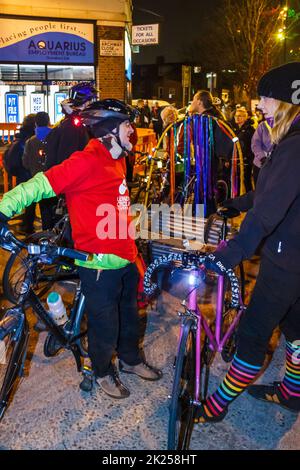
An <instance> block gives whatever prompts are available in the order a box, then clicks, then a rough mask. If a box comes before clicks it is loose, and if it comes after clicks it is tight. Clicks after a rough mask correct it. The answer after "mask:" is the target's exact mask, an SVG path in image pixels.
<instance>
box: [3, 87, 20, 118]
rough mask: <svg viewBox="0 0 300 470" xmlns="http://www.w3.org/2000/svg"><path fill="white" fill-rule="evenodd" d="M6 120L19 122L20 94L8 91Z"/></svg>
mask: <svg viewBox="0 0 300 470" xmlns="http://www.w3.org/2000/svg"><path fill="white" fill-rule="evenodd" d="M5 114H6V122H19V95H18V94H17V93H6V95H5Z"/></svg>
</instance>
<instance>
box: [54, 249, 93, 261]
mask: <svg viewBox="0 0 300 470" xmlns="http://www.w3.org/2000/svg"><path fill="white" fill-rule="evenodd" d="M56 253H57V255H58V256H66V257H67V258H72V259H77V260H79V261H91V260H92V259H93V255H92V254H91V253H86V252H84V251H78V250H72V249H71V248H63V247H60V246H58V247H57V248H56Z"/></svg>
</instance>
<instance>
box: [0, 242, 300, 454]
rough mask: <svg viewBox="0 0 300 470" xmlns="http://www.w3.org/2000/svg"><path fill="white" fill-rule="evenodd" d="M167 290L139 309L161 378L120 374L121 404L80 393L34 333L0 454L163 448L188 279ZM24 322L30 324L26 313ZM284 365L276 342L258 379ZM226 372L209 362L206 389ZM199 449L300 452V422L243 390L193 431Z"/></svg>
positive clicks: (68, 359) (271, 376) (68, 366)
mask: <svg viewBox="0 0 300 470" xmlns="http://www.w3.org/2000/svg"><path fill="white" fill-rule="evenodd" d="M0 256H1V266H2V269H3V266H4V265H5V261H6V259H7V254H5V253H4V252H3V250H1V255H0ZM257 268H258V265H257V262H255V263H250V264H248V267H247V270H248V271H249V272H250V277H249V283H248V285H247V289H248V292H249V291H251V289H252V287H253V282H254V279H255V274H256V272H257ZM170 285H171V287H170V289H169V290H168V291H163V292H162V294H161V295H160V297H159V299H158V302H155V303H153V304H152V305H151V306H149V307H148V309H147V311H146V312H141V319H142V323H143V324H144V325H145V335H144V350H145V355H146V358H147V361H148V362H149V363H151V364H153V365H155V366H157V367H159V368H161V369H162V371H163V374H164V376H163V378H162V379H161V380H160V381H158V382H147V381H143V380H142V379H139V378H138V377H136V376H133V375H125V374H122V375H121V377H122V379H123V380H124V383H126V385H128V387H129V389H130V391H131V395H130V397H129V398H128V399H125V400H114V399H112V398H109V397H108V396H107V395H105V394H104V393H103V392H102V391H101V390H100V389H99V387H96V388H95V389H94V390H93V392H92V393H91V394H89V393H84V392H81V391H80V389H79V382H80V376H79V374H78V373H77V371H76V367H75V362H74V359H73V357H72V355H71V353H70V352H68V351H65V352H62V353H61V354H59V355H58V356H56V357H54V358H46V357H45V356H44V355H43V343H44V341H45V338H46V333H45V332H43V333H40V334H37V333H36V332H35V331H34V330H32V334H31V339H30V347H29V353H28V358H27V361H26V376H25V377H24V378H23V379H22V380H21V382H20V384H19V387H18V389H17V391H16V393H15V394H14V396H13V400H12V402H11V404H10V406H9V408H8V410H7V412H6V414H5V416H4V418H3V420H2V421H1V423H0V449H1V450H4V449H47V450H61V449H70V450H71V449H72V450H74V449H76V450H80V449H82V450H83V449H94V450H100V449H102V450H125V449H126V450H136V449H140V450H166V448H167V428H168V404H169V399H168V396H169V394H170V391H171V386H172V377H173V363H174V355H175V353H176V343H177V338H178V333H179V324H180V319H179V317H178V315H177V314H176V311H177V310H179V309H181V306H180V303H181V300H182V299H183V298H184V297H185V296H186V294H187V292H188V286H187V278H186V276H185V275H184V274H181V275H179V274H177V275H176V274H175V275H174V277H173V278H172V280H171V283H170ZM59 289H60V291H61V292H62V293H64V292H66V293H67V291H70V285H67V286H66V285H60V286H59ZM67 294H68V293H67ZM1 305H2V307H5V306H6V305H7V302H6V301H5V300H4V299H2V303H1ZM30 324H31V327H32V325H33V324H34V320H33V318H32V316H31V315H30ZM283 364H284V349H283V342H282V341H281V343H280V346H279V348H278V349H277V350H276V351H275V354H274V357H273V360H272V362H271V364H270V366H269V367H268V369H267V371H266V372H265V375H264V377H263V378H260V379H259V381H260V382H261V381H264V382H269V381H273V380H277V379H279V378H280V377H281V376H282V374H283V372H284V366H283ZM227 368H228V365H227V364H225V363H224V362H223V361H222V360H221V359H220V358H218V359H217V360H216V361H215V363H214V365H213V367H212V371H211V381H212V386H211V390H212V391H213V390H214V388H215V387H216V386H217V385H218V383H219V382H220V379H221V378H222V377H223V376H224V374H225V372H226V370H227ZM200 449H210V450H216V449H219V450H220V449H224V450H230V449H231V450H242V449H247V450H254V449H300V417H298V415H297V414H296V415H295V414H292V413H290V412H289V411H285V410H284V409H281V408H280V407H278V406H277V405H270V404H267V403H263V402H257V401H256V400H254V399H253V398H252V397H250V396H249V395H248V394H247V393H245V394H244V395H242V396H241V397H239V398H238V399H237V400H236V401H235V402H234V403H233V404H232V406H231V408H230V412H229V413H228V415H227V416H226V418H225V420H224V421H223V422H221V423H218V424H214V425H212V424H205V425H198V426H196V427H195V429H194V431H193V435H192V440H191V450H200Z"/></svg>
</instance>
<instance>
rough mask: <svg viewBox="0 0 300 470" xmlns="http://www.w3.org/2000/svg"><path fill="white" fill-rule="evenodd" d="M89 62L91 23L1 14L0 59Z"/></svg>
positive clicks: (91, 53)
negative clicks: (34, 18) (6, 16)
mask: <svg viewBox="0 0 300 470" xmlns="http://www.w3.org/2000/svg"><path fill="white" fill-rule="evenodd" d="M1 61H9V62H31V63H32V62H44V63H45V62H46V63H49V62H50V63H51V62H52V63H70V64H92V63H93V62H94V25H93V24H92V23H71V22H68V21H47V20H45V21H43V20H19V19H11V18H0V62H1Z"/></svg>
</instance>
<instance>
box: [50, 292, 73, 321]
mask: <svg viewBox="0 0 300 470" xmlns="http://www.w3.org/2000/svg"><path fill="white" fill-rule="evenodd" d="M47 305H48V308H49V312H50V315H51V317H52V319H53V320H54V321H55V322H56V323H57V325H63V324H64V323H66V321H68V316H67V313H66V307H65V306H64V303H63V301H62V298H61V296H60V294H59V293H58V292H55V291H53V292H51V293H50V294H49V295H48V297H47Z"/></svg>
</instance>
